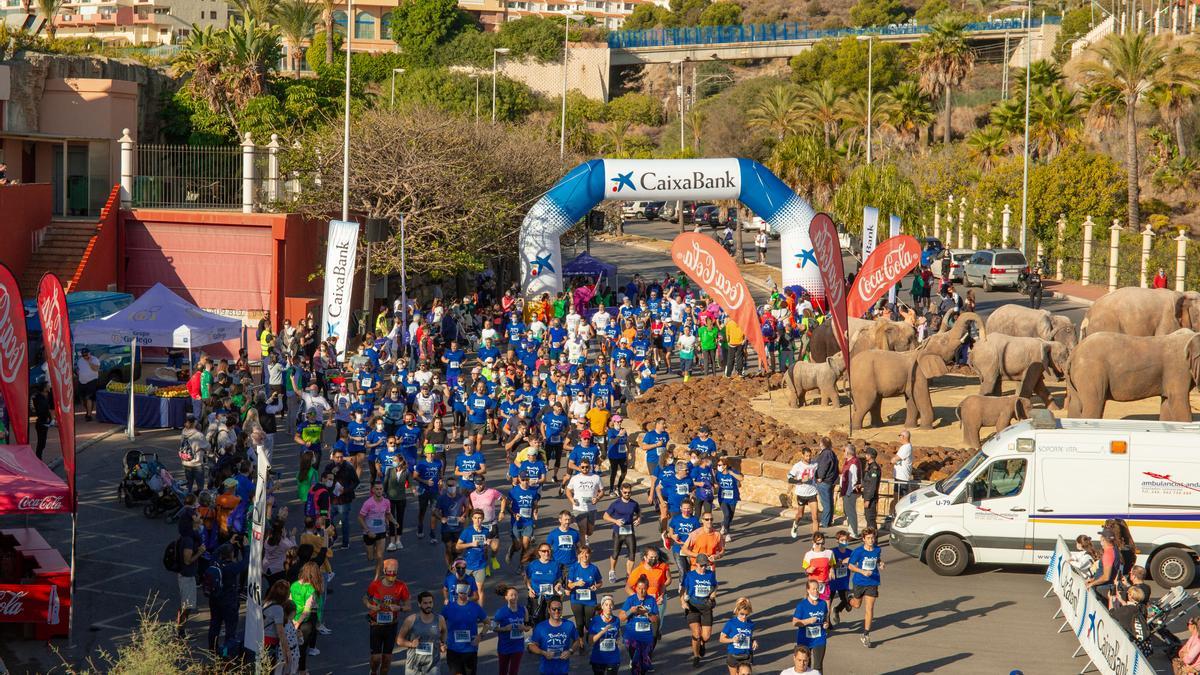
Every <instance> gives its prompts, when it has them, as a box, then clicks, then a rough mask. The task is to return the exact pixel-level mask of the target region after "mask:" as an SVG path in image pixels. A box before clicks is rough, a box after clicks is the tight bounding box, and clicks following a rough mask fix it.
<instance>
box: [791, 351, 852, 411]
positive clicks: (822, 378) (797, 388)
mask: <svg viewBox="0 0 1200 675" xmlns="http://www.w3.org/2000/svg"><path fill="white" fill-rule="evenodd" d="M845 372H846V362H845V360H844V359H843V358H842V354H841V352H838V353H837V354H834V355H833V356H830V357H829V358H828V359H826V360H824V361H822V362H819V363H813V362H811V361H798V362H796V363H794V364H792V367H791V368H788V370H787V372H785V373H784V374H783V380H784V382H786V383H787V388H788V391H789V392H791V394H792V398H791V401H790V405H791V406H792V407H793V408H796V407H800V406H803V405H804V399H805V395H806V394H807V393H808V392H810V391H813V390H814V389H815V390H817V391H819V392H820V393H821V397H820V399H818V401H819V403H820V404H821V405H831V406H833V407H834V408H840V407H842V400H841V398H840V397H839V396H838V389H837V381H838V380H839V379H841V377H842V374H843V373H845Z"/></svg>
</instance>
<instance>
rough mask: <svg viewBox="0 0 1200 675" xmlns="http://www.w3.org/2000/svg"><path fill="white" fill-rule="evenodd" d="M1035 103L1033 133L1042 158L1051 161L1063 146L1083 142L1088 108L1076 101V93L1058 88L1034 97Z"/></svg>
mask: <svg viewBox="0 0 1200 675" xmlns="http://www.w3.org/2000/svg"><path fill="white" fill-rule="evenodd" d="M1031 103H1032V105H1031V106H1030V111H1029V112H1030V115H1029V116H1030V118H1031V119H1030V128H1029V133H1030V135H1031V136H1032V137H1033V138H1034V140H1035V141H1036V143H1037V145H1038V151H1039V154H1041V155H1042V156H1043V157H1045V158H1047V159H1050V158H1052V157H1054V156H1055V155H1057V154H1058V151H1059V150H1060V149H1061V148H1062V146H1064V145H1066V144H1067V143H1070V142H1073V141H1077V140H1079V130H1080V127H1081V126H1082V125H1083V111H1084V105H1083V104H1082V103H1079V102H1078V101H1076V100H1075V92H1073V91H1067V89H1066V87H1064V86H1062V85H1061V84H1056V85H1053V86H1050V87H1046V88H1044V89H1041V90H1040V91H1038V92H1037V93H1036V94H1034V96H1033V98H1032V100H1031Z"/></svg>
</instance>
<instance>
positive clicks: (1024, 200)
mask: <svg viewBox="0 0 1200 675" xmlns="http://www.w3.org/2000/svg"><path fill="white" fill-rule="evenodd" d="M1032 52H1033V0H1025V159H1024V166H1023V167H1022V169H1021V253H1022V254H1024V253H1025V237H1026V234H1027V232H1028V230H1029V95H1030V77H1029V75H1030V69H1031V68H1032V63H1033V56H1032Z"/></svg>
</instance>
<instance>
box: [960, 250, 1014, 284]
mask: <svg viewBox="0 0 1200 675" xmlns="http://www.w3.org/2000/svg"><path fill="white" fill-rule="evenodd" d="M1028 266H1029V261H1027V260H1026V259H1025V254H1024V253H1021V252H1020V251H1018V250H1016V249H1014V248H989V249H986V250H983V251H976V252H975V254H974V255H972V256H971V258H970V260H969V261H968V262H967V265H966V267H965V268H964V270H963V285H964V286H967V287H970V286H977V285H979V286H983V290H985V291H990V290H992V289H993V288H995V287H997V286H1004V287H1006V288H1016V286H1017V279H1018V278H1019V277H1020V276H1021V272H1022V271H1023V270H1024V269H1025V268H1026V267H1028Z"/></svg>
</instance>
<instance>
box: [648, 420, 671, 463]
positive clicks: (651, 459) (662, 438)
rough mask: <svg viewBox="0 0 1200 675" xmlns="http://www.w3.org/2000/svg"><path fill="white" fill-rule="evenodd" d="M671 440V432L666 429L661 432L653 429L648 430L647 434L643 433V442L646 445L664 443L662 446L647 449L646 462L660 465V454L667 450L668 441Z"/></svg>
mask: <svg viewBox="0 0 1200 675" xmlns="http://www.w3.org/2000/svg"><path fill="white" fill-rule="evenodd" d="M670 442H671V434H669V433H667V432H666V431H664V432H662V433H661V434H660V433H658V432H657V431H655V430H653V429H651V430H650V431H647V432H646V433H645V434H643V435H642V443H643V444H644V445H655V444H657V443H662V444H663V445H662V447H661V448H653V449H651V450H647V451H646V464H647V465H649V466H658V455H659V453H661V452H662V451H664V450H666V448H667V443H670Z"/></svg>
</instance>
